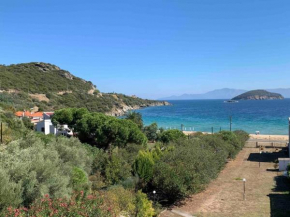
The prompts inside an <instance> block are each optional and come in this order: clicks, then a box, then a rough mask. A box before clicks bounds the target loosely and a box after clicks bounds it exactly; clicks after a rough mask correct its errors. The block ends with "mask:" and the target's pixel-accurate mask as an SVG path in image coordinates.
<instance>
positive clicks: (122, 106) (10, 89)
mask: <svg viewBox="0 0 290 217" xmlns="http://www.w3.org/2000/svg"><path fill="white" fill-rule="evenodd" d="M0 102H1V103H2V104H4V105H5V106H12V107H15V108H16V109H30V108H33V107H35V108H36V107H37V108H39V109H40V110H55V109H59V108H64V107H77V108H80V107H86V108H87V109H88V110H90V111H97V112H103V113H107V114H109V115H114V116H118V115H123V114H124V112H126V111H128V110H130V109H138V108H141V107H147V106H160V105H167V103H166V102H160V101H154V100H145V99H141V98H138V97H130V96H126V95H124V94H116V93H101V92H100V91H99V90H98V89H97V88H96V86H95V85H94V84H93V83H92V82H90V81H85V80H83V79H81V78H78V77H76V76H74V75H72V74H71V73H70V72H68V71H66V70H63V69H61V68H59V67H58V66H55V65H52V64H48V63H36V62H32V63H23V64H12V65H9V66H5V65H0Z"/></svg>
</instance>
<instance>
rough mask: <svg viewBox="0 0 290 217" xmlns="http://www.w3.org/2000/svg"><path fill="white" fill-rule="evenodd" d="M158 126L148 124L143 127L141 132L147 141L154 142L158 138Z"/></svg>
mask: <svg viewBox="0 0 290 217" xmlns="http://www.w3.org/2000/svg"><path fill="white" fill-rule="evenodd" d="M157 131H158V126H157V124H156V123H153V124H150V125H149V126H146V127H144V130H143V132H144V133H145V135H146V136H147V138H148V140H149V141H152V142H154V141H155V140H157V138H158V134H157Z"/></svg>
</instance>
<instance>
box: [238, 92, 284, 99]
mask: <svg viewBox="0 0 290 217" xmlns="http://www.w3.org/2000/svg"><path fill="white" fill-rule="evenodd" d="M274 99H284V97H283V96H282V95H281V94H279V93H271V92H268V91H266V90H252V91H248V92H246V93H243V94H241V95H239V96H236V97H234V98H233V99H232V100H274Z"/></svg>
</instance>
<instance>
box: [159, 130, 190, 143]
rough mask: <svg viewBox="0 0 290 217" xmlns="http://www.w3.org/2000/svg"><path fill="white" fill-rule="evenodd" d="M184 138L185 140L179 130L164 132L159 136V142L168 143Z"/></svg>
mask: <svg viewBox="0 0 290 217" xmlns="http://www.w3.org/2000/svg"><path fill="white" fill-rule="evenodd" d="M184 138H186V136H185V135H184V133H183V132H182V131H180V130H166V131H164V132H163V133H162V134H161V136H160V140H161V141H162V142H163V143H169V142H173V141H177V140H178V139H184Z"/></svg>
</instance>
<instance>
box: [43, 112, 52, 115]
mask: <svg viewBox="0 0 290 217" xmlns="http://www.w3.org/2000/svg"><path fill="white" fill-rule="evenodd" d="M44 114H46V115H48V116H52V115H53V114H54V112H44Z"/></svg>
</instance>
